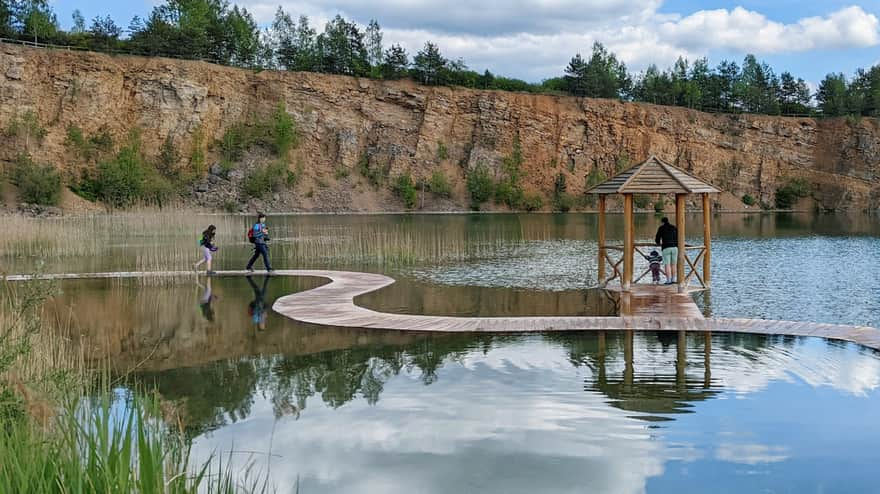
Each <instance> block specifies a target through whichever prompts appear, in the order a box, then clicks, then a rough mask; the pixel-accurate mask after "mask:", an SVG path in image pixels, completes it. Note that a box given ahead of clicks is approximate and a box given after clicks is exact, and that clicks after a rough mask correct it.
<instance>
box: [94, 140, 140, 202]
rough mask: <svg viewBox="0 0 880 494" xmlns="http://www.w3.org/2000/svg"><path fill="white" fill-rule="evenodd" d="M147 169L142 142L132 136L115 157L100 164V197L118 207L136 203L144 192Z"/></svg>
mask: <svg viewBox="0 0 880 494" xmlns="http://www.w3.org/2000/svg"><path fill="white" fill-rule="evenodd" d="M145 170H146V163H144V158H143V156H142V155H141V152H140V142H139V141H138V140H137V138H136V137H131V138H130V139H129V143H128V144H126V145H125V146H124V147H123V148H122V149H120V150H119V153H118V154H117V155H116V157H115V158H114V159H111V160H107V161H103V162H101V163H99V164H98V174H97V177H96V182H97V189H98V197H99V198H100V199H101V200H103V201H104V202H106V203H107V204H108V205H110V206H112V207H116V208H121V207H126V206H130V205H132V204H134V203H135V202H136V201H138V200H140V199H141V197H142V195H143V193H144V182H145V180H146V171H145Z"/></svg>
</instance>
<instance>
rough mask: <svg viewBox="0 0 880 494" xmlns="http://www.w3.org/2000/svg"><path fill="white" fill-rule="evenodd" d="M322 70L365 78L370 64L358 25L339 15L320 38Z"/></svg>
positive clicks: (328, 24) (318, 45) (327, 26)
mask: <svg viewBox="0 0 880 494" xmlns="http://www.w3.org/2000/svg"><path fill="white" fill-rule="evenodd" d="M317 47H318V54H319V57H320V59H321V70H322V71H323V72H329V73H331V74H344V75H354V76H365V75H367V74H369V67H370V64H369V62H368V60H367V50H366V47H365V46H364V34H363V33H361V32H360V30H359V29H358V27H357V25H355V24H354V23H350V22H347V21H346V20H345V19H343V18H342V16H340V15H337V16H336V17H334V18H333V20H331V21H330V22H328V23H327V25H326V26H325V27H324V32H323V33H321V34H320V35H319V36H318V40H317Z"/></svg>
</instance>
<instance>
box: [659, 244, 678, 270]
mask: <svg viewBox="0 0 880 494" xmlns="http://www.w3.org/2000/svg"><path fill="white" fill-rule="evenodd" d="M677 262H678V247H667V248H665V249H663V265H664V266H670V265H672V264H676V263H677Z"/></svg>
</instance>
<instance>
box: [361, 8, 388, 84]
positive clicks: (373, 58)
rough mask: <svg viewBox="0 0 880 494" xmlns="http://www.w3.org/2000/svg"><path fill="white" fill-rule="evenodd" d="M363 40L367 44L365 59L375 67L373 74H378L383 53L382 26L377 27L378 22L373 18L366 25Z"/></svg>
mask: <svg viewBox="0 0 880 494" xmlns="http://www.w3.org/2000/svg"><path fill="white" fill-rule="evenodd" d="M365 41H366V45H367V46H366V48H367V61H368V62H369V63H370V66H371V67H372V68H373V69H375V71H374V73H373V75H374V76H378V75H379V74H380V72H379V68H380V66H381V65H382V62H383V61H384V53H383V48H382V28H381V27H379V23H378V22H377V21H376V20H375V19H370V24H369V25H367V31H366V35H365Z"/></svg>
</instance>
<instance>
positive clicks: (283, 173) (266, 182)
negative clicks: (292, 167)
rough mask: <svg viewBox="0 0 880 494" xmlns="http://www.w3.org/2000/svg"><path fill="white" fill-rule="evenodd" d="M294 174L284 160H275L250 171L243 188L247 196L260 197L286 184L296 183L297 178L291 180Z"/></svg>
mask: <svg viewBox="0 0 880 494" xmlns="http://www.w3.org/2000/svg"><path fill="white" fill-rule="evenodd" d="M292 175H293V174H292V173H291V172H290V171H289V170H288V169H287V167H286V166H285V165H284V163H283V162H281V161H274V162H272V163H269V164H268V165H266V166H264V167H257V168H254V169H253V170H251V171H250V172H248V174H247V175H245V177H244V180H243V181H242V188H243V191H244V193H245V195H246V196H248V197H255V198H258V199H259V198H262V197H264V196H265V195H266V194H268V193H269V192H272V191H273V190H276V189H278V188H280V187H281V186H282V185H284V184H290V183H291V182H293V183H294V184H295V181H296V179H293V180H291V176H292Z"/></svg>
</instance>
